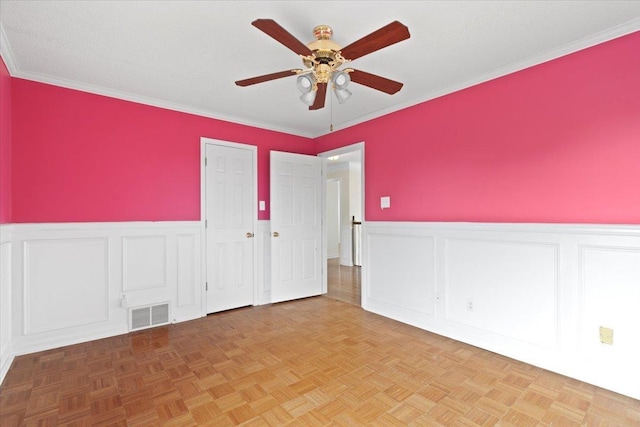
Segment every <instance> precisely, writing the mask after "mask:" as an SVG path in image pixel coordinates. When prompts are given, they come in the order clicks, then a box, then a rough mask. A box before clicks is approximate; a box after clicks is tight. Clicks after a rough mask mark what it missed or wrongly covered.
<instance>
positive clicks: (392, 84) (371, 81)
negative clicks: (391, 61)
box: [349, 70, 403, 95]
mask: <svg viewBox="0 0 640 427" xmlns="http://www.w3.org/2000/svg"><path fill="white" fill-rule="evenodd" d="M349 77H351V81H352V82H354V83H358V84H361V85H363V86H368V87H370V88H372V89H376V90H379V91H381V92H384V93H388V94H389V95H393V94H394V93H396V92H398V91H399V90H400V89H402V86H403V84H402V83H400V82H397V81H395V80H390V79H387V78H385V77H380V76H377V75H375V74H371V73H367V72H364V71H359V70H353V71H352V72H350V73H349Z"/></svg>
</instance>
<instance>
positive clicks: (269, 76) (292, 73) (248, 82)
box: [236, 70, 302, 86]
mask: <svg viewBox="0 0 640 427" xmlns="http://www.w3.org/2000/svg"><path fill="white" fill-rule="evenodd" d="M298 71H302V70H287V71H278V72H277V73H271V74H265V75H264V76H257V77H251V78H250V79H244V80H238V81H237V82H236V84H237V85H238V86H251V85H254V84H256V83H262V82H268V81H269V80H275V79H281V78H283V77H289V76H295V75H296V74H297V73H298Z"/></svg>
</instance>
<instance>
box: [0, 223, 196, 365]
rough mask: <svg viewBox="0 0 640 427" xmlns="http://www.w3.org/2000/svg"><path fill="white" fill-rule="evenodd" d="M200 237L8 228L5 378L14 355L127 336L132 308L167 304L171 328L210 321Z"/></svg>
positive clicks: (149, 229) (78, 226)
mask: <svg viewBox="0 0 640 427" xmlns="http://www.w3.org/2000/svg"><path fill="white" fill-rule="evenodd" d="M200 230H201V224H200V222H199V221H193V222H191V221H175V222H174V221H167V222H117V223H56V224H12V225H11V228H10V233H5V227H4V226H3V228H2V267H3V268H2V276H0V277H1V279H2V282H1V283H2V288H1V290H2V303H1V304H2V313H1V315H2V320H3V322H2V334H1V335H0V338H2V342H1V344H2V347H1V349H2V369H3V370H2V373H3V375H4V373H6V370H7V369H8V366H5V365H7V364H10V363H11V362H10V361H9V359H10V358H12V357H13V356H14V355H19V354H25V353H31V352H34V351H40V350H45V349H50V348H56V347H60V346H63V345H69V344H74V343H78V342H83V341H89V340H93V339H98V338H104V337H107V336H113V335H118V334H124V333H127V332H128V331H129V325H128V311H129V309H130V308H131V307H137V306H143V305H150V304H156V303H161V302H167V301H168V302H169V304H170V314H171V318H170V321H171V322H182V321H186V320H191V319H195V318H198V317H201V316H204V315H205V313H204V312H203V310H202V299H203V293H204V284H203V282H202V279H201V254H200V250H201V244H200V242H201V238H200V232H201V231H200ZM7 234H9V236H8V237H7ZM5 265H10V266H11V269H9V271H10V272H9V273H8V274H7V270H6V269H5V268H4V267H5ZM6 295H9V296H10V297H9V298H8V299H7V298H5V296H6ZM8 301H9V302H8ZM8 304H10V306H9V307H8V311H7V307H6V305H8ZM7 312H9V313H10V315H7ZM6 318H8V320H9V322H8V325H9V326H8V328H9V329H8V330H5V328H7V326H6V325H7V324H6V323H5V320H6ZM7 336H8V337H9V343H6V339H7ZM6 355H9V356H6Z"/></svg>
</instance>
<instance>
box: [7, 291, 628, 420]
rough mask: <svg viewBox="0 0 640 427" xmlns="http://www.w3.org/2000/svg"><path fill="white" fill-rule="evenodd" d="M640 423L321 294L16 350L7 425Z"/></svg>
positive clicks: (530, 372)
mask: <svg viewBox="0 0 640 427" xmlns="http://www.w3.org/2000/svg"><path fill="white" fill-rule="evenodd" d="M240 424H242V425H247V426H275V425H304V426H328V425H335V426H353V425H365V424H368V425H380V426H404V425H420V426H493V425H497V426H552V425H553V426H580V425H589V426H640V401H638V400H634V399H631V398H629V397H625V396H621V395H619V394H616V393H613V392H609V391H606V390H603V389H600V388H598V387H595V386H592V385H588V384H585V383H582V382H580V381H576V380H573V379H569V378H566V377H563V376H561V375H556V374H553V373H550V372H547V371H544V370H542V369H539V368H535V367H533V366H530V365H527V364H524V363H521V362H517V361H514V360H512V359H509V358H506V357H502V356H499V355H496V354H493V353H490V352H487V351H484V350H480V349H478V348H475V347H472V346H469V345H466V344H462V343H459V342H457V341H454V340H451V339H447V338H444V337H441V336H438V335H434V334H431V333H429V332H425V331H423V330H420V329H417V328H413V327H411V326H408V325H404V324H401V323H399V322H395V321H393V320H390V319H387V318H384V317H381V316H378V315H375V314H372V313H367V312H366V311H364V310H362V309H361V308H360V307H357V306H354V305H350V304H345V303H343V302H340V301H336V300H334V299H330V298H326V297H318V298H310V299H305V300H299V301H294V302H288V303H281V304H275V305H271V306H262V307H250V308H243V309H238V310H233V311H229V312H224V313H219V314H216V315H212V316H208V317H206V318H202V319H198V320H194V321H190V322H184V323H180V324H176V325H171V326H167V327H160V328H156V329H151V330H147V331H141V332H137V333H131V334H127V335H121V336H117V337H111V338H107V339H102V340H97V341H92V342H88V343H83V344H78V345H72V346H68V347H63V348H58V349H54V350H49V351H44V352H40V353H34V354H29V355H24V356H20V357H17V358H16V359H15V361H14V362H13V365H12V367H11V369H10V371H9V373H8V374H7V377H6V379H5V381H4V384H3V385H2V387H1V388H0V425H2V426H3V427H9V426H23V425H24V426H56V425H58V426H145V427H146V426H160V425H168V426H230V425H240Z"/></svg>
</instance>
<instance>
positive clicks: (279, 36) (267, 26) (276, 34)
mask: <svg viewBox="0 0 640 427" xmlns="http://www.w3.org/2000/svg"><path fill="white" fill-rule="evenodd" d="M251 25H253V26H254V27H256V28H257V29H259V30H260V31H262V32H263V33H265V34H266V35H268V36H270V37H271V38H273V39H275V40H276V41H278V42H280V43H282V44H283V45H284V46H286V47H288V48H289V49H291V50H292V51H294V52H295V53H297V54H298V55H311V54H313V52H312V51H311V49H309V48H308V47H307V46H306V45H305V44H304V43H302V42H301V41H300V40H298V39H297V38H295V37H294V36H292V35H291V34H290V33H289V32H288V31H287V30H285V29H284V28H282V27H281V26H280V24H278V23H277V22H276V21H274V20H273V19H256V20H255V21H253V22H252V23H251Z"/></svg>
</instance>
